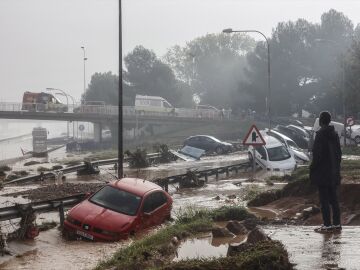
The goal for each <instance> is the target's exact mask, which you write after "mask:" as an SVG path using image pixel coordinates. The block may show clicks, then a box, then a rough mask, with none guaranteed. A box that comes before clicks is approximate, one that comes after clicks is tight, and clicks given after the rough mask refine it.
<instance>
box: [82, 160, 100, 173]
mask: <svg viewBox="0 0 360 270" xmlns="http://www.w3.org/2000/svg"><path fill="white" fill-rule="evenodd" d="M84 163H85V168H84V169H82V170H79V171H77V175H90V174H99V173H100V170H99V168H98V167H97V166H95V165H93V164H92V163H91V162H90V161H84Z"/></svg>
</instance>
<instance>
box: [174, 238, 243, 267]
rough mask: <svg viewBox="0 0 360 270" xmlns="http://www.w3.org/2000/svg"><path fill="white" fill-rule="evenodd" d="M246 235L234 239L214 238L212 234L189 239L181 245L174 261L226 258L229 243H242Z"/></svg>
mask: <svg viewBox="0 0 360 270" xmlns="http://www.w3.org/2000/svg"><path fill="white" fill-rule="evenodd" d="M244 239H245V235H239V236H236V237H233V238H213V237H212V235H211V234H208V235H203V236H202V237H198V238H193V239H188V240H186V241H185V242H183V243H181V244H180V246H179V247H178V250H177V255H176V257H175V258H174V260H173V261H181V260H186V259H200V258H201V259H206V258H211V257H216V258H219V257H226V254H227V251H228V246H229V243H240V242H242V241H243V240H244Z"/></svg>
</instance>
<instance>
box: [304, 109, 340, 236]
mask: <svg viewBox="0 0 360 270" xmlns="http://www.w3.org/2000/svg"><path fill="white" fill-rule="evenodd" d="M330 121H331V115H330V113H329V112H326V111H324V112H321V113H320V116H319V124H320V130H319V131H317V132H316V136H315V141H314V145H313V149H312V152H313V159H312V162H311V165H310V180H311V183H312V184H314V185H316V186H317V187H318V191H319V199H320V205H321V213H322V217H323V222H324V224H323V225H322V226H321V227H319V228H316V229H315V231H316V232H329V231H334V230H339V231H340V230H341V229H342V228H341V223H340V207H339V202H338V198H337V191H338V189H339V188H338V187H339V185H340V180H341V178H340V163H341V154H342V153H341V148H340V140H339V136H338V134H337V133H336V132H335V129H334V126H331V125H329V124H330ZM330 206H331V210H332V222H331V217H330Z"/></svg>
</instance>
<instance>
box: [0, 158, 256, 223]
mask: <svg viewBox="0 0 360 270" xmlns="http://www.w3.org/2000/svg"><path fill="white" fill-rule="evenodd" d="M107 161H109V160H101V161H97V163H98V164H102V165H104V164H105V163H107ZM112 161H114V160H112ZM250 165H251V164H250V162H249V161H244V162H242V163H239V164H233V165H228V166H223V167H217V168H211V169H206V170H202V171H195V170H193V171H190V170H189V171H188V172H187V173H184V174H179V175H173V176H169V177H165V178H159V179H155V180H154V181H153V182H154V183H156V184H158V185H159V186H161V187H162V188H163V189H164V190H165V191H168V187H169V184H175V183H179V184H181V182H183V181H188V178H189V177H193V180H194V179H195V180H194V181H195V182H197V181H199V182H200V181H203V182H204V183H206V182H208V179H209V177H211V176H215V178H216V180H218V179H219V176H220V175H221V174H225V175H226V177H229V176H230V173H231V172H235V173H238V172H239V171H241V170H246V169H248V168H249V167H250ZM16 180H19V179H16ZM86 196H87V194H84V193H81V194H76V195H72V196H67V197H62V198H57V199H52V200H47V201H40V202H33V203H26V204H17V205H14V206H9V207H2V208H0V221H4V220H9V219H15V218H20V217H22V213H24V211H29V210H31V211H33V212H37V213H40V212H49V211H53V210H56V209H58V210H59V214H60V224H63V221H64V207H65V206H73V205H75V204H77V203H79V202H81V201H82V200H84V199H85V198H86Z"/></svg>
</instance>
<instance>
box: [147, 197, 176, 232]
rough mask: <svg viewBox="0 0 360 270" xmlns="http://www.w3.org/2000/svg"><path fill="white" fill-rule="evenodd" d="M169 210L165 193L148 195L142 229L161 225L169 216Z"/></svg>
mask: <svg viewBox="0 0 360 270" xmlns="http://www.w3.org/2000/svg"><path fill="white" fill-rule="evenodd" d="M169 210H170V209H169V206H168V204H167V197H166V195H165V194H164V192H162V191H160V190H158V191H154V192H152V193H150V194H148V195H146V197H145V198H144V203H143V208H142V228H148V227H151V226H155V225H158V224H161V223H162V222H163V221H164V220H165V218H166V217H167V215H169Z"/></svg>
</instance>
